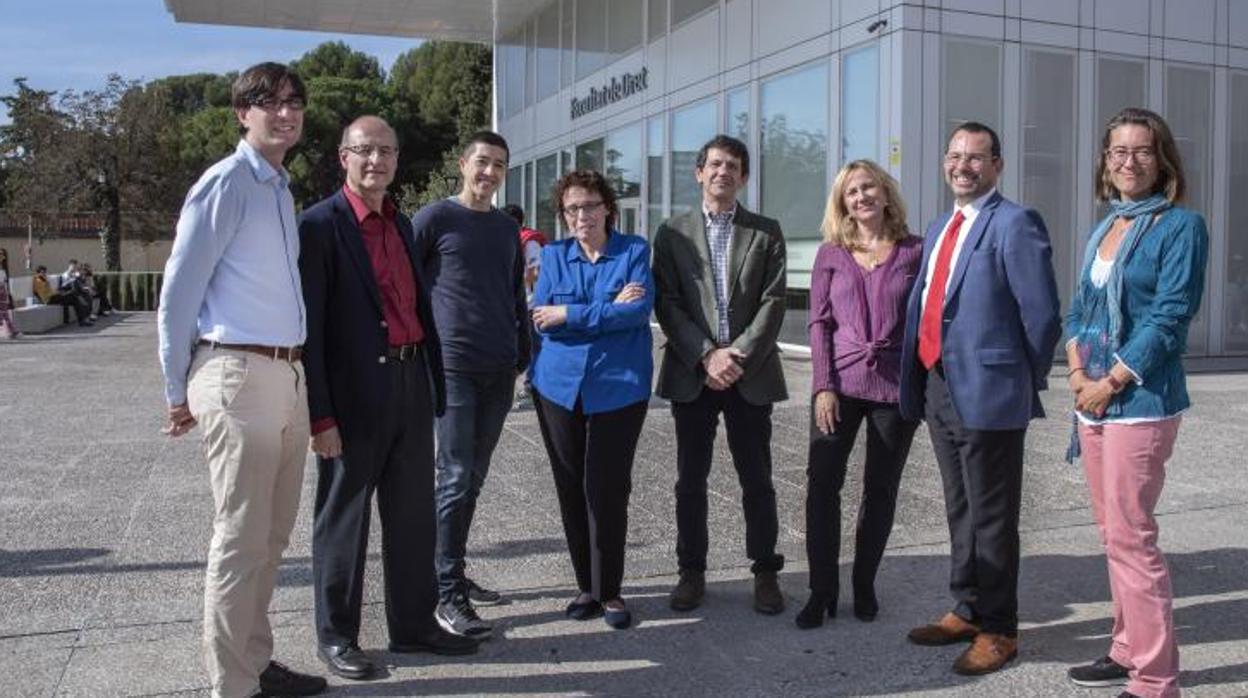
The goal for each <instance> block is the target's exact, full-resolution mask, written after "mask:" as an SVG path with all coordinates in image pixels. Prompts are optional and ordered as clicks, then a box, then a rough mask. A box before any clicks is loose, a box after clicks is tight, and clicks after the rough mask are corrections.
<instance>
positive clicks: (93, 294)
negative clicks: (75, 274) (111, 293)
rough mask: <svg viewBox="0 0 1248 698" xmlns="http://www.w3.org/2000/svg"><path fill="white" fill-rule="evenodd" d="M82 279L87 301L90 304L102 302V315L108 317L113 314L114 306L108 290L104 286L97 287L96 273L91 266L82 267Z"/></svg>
mask: <svg viewBox="0 0 1248 698" xmlns="http://www.w3.org/2000/svg"><path fill="white" fill-rule="evenodd" d="M80 279H81V281H82V289H83V291H85V292H86V296H87V300H88V301H89V302H90V301H95V300H99V301H100V315H101V316H107V315H109V314H110V313H112V312H113V304H112V302H111V301H109V300H108V290H107V289H105V288H103V287H102V286H98V285H96V283H95V273H94V270H93V269H91V265H90V264H83V265H82V276H81V277H80ZM92 307H94V306H92Z"/></svg>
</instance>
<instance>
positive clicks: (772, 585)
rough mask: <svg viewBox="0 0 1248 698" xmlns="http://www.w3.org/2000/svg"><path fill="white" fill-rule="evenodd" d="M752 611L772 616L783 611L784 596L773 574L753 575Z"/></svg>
mask: <svg viewBox="0 0 1248 698" xmlns="http://www.w3.org/2000/svg"><path fill="white" fill-rule="evenodd" d="M754 610H755V611H758V612H759V613H765V614H767V615H769V616H774V615H776V614H777V613H781V612H783V611H784V595H783V594H781V593H780V582H779V581H778V580H777V579H776V573H775V572H758V573H756V574H755V575H754Z"/></svg>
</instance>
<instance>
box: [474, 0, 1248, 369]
mask: <svg viewBox="0 0 1248 698" xmlns="http://www.w3.org/2000/svg"><path fill="white" fill-rule="evenodd" d="M539 4H540V3H539ZM929 5H931V6H929ZM1236 8H1238V9H1236ZM499 30H500V31H499V32H498V34H497V35H498V36H499V37H501V38H500V39H499V40H498V41H497V42H496V51H495V61H496V66H495V75H497V76H498V80H497V81H496V82H497V84H496V87H495V89H496V114H495V116H496V122H497V128H498V130H499V131H500V132H501V133H503V135H505V136H506V137H507V139H508V141H509V142H510V143H511V145H512V156H513V160H514V162H513V163H512V164H513V169H512V172H511V173H510V174H509V176H508V177H507V185H506V191H505V192H504V195H503V198H504V199H505V200H507V201H516V202H517V203H521V204H522V205H524V206H525V208H526V210H532V211H537V219H536V223H537V225H538V226H539V227H541V226H547V227H549V230H547V232H549V233H552V234H554V235H559V234H560V233H561V231H559V230H558V229H557V226H558V224H559V221H558V220H556V218H557V217H555V216H553V215H551V214H552V212H553V206H552V205H551V203H550V202H549V201H543V199H547V198H548V197H549V190H550V184H551V183H552V182H553V179H554V178H555V177H556V176H557V174H558V173H562V172H566V171H567V170H568V169H570V168H573V167H592V168H596V169H600V170H602V171H603V172H604V173H605V174H607V175H608V177H610V178H611V180H612V182H613V183H615V185H616V187H617V189H618V191H619V194H620V196H621V206H622V208H624V209H625V210H624V212H623V214H622V216H621V221H620V226H621V228H622V229H625V230H627V231H628V232H635V233H638V234H642V235H650V234H653V231H654V230H655V229H656V228H657V227H658V225H659V223H660V222H661V221H662V220H663V219H664V218H665V217H667V216H670V215H673V214H677V213H680V212H682V211H686V210H688V209H689V208H690V207H696V206H698V205H699V204H698V202H699V199H700V196H699V189H698V186H697V183H696V181H695V180H694V177H693V169H694V162H695V159H696V155H697V150H698V148H699V147H700V146H701V144H702V143H703V142H705V141H706V140H707V139H708V138H710V137H711V136H712V135H714V134H716V133H721V132H723V133H729V134H731V135H734V136H737V137H738V138H741V139H742V140H744V141H745V142H746V143H747V144H748V145H749V147H750V153H751V156H752V162H751V164H752V168H751V169H752V171H751V176H750V179H749V182H748V185H747V188H746V189H745V190H744V191H743V192H742V194H741V200H742V202H743V203H744V204H745V205H747V206H749V207H751V208H753V209H756V210H759V211H761V212H762V213H764V214H765V215H769V216H772V217H775V218H777V219H779V220H780V221H781V224H782V227H783V229H784V232H785V236H786V238H787V240H788V247H789V269H790V271H789V284H790V288H791V308H792V310H793V312H791V313H790V315H791V316H793V318H791V320H792V321H791V323H790V324H792V325H794V326H795V327H800V326H801V325H803V324H804V312H803V311H802V309H803V308H804V307H805V303H804V300H805V299H804V295H805V293H806V289H807V288H808V284H809V270H810V267H811V264H812V263H813V260H814V254H815V251H816V249H817V247H818V245H819V242H820V233H819V230H818V226H819V222H820V220H821V218H822V214H823V208H824V201H825V198H826V196H827V192H828V191H829V189H830V188H831V183H832V180H833V178H834V177H835V175H836V171H837V169H838V168H839V167H840V165H841V164H843V163H844V162H847V161H849V160H853V159H857V158H871V159H874V160H876V161H877V162H879V163H880V164H881V165H883V166H884V167H885V168H886V169H888V170H889V171H890V172H892V173H893V175H894V176H895V177H897V179H898V180H899V181H900V182H901V185H902V194H903V196H904V197H905V199H906V203H907V208H908V210H909V214H910V219H909V223H910V226H911V228H912V229H913V230H914V231H916V232H918V233H920V234H921V233H922V231H923V229H924V227H925V225H926V223H927V222H928V221H930V220H932V219H933V218H935V217H936V216H937V215H939V214H940V213H941V212H943V211H945V210H947V208H948V207H949V206H950V205H951V198H950V195H949V193H948V190H947V188H946V186H945V184H944V181H943V176H942V173H941V167H940V160H941V155H942V153H943V150H944V147H945V138H946V136H947V134H948V132H949V131H950V130H951V129H952V128H953V127H954V126H956V125H957V124H958V123H961V122H962V121H965V120H972V119H973V120H975V121H981V122H984V123H987V124H989V125H990V126H992V127H994V128H995V129H996V130H997V131H998V133H999V134H1000V135H1001V138H1002V141H1003V146H1004V152H1003V155H1004V160H1005V171H1004V173H1003V176H1002V178H1001V181H1000V188H1001V190H1002V192H1003V193H1004V194H1005V195H1006V196H1008V197H1011V198H1013V199H1015V200H1017V201H1020V202H1022V203H1024V204H1025V205H1028V206H1031V207H1033V208H1035V209H1036V210H1038V211H1039V212H1040V213H1041V215H1042V216H1043V218H1044V220H1045V221H1046V224H1047V226H1048V229H1049V233H1050V237H1051V239H1052V242H1053V251H1054V265H1055V269H1056V271H1057V275H1058V285H1059V288H1060V289H1061V294H1062V300H1063V303H1066V302H1068V301H1069V298H1070V293H1071V289H1072V288H1073V286H1074V283H1075V279H1076V277H1077V274H1078V269H1077V266H1078V263H1079V261H1080V259H1081V258H1082V248H1083V244H1084V241H1085V240H1086V236H1087V234H1088V232H1089V231H1090V229H1091V228H1092V226H1093V225H1094V223H1095V222H1096V220H1097V219H1098V217H1099V216H1101V215H1103V207H1101V206H1098V205H1097V204H1096V202H1095V201H1094V199H1093V195H1092V192H1093V183H1092V177H1093V169H1094V167H1095V159H1096V157H1097V153H1098V151H1099V148H1100V137H1101V130H1102V127H1103V125H1104V124H1105V123H1106V121H1108V119H1109V118H1110V117H1111V116H1112V115H1113V114H1115V113H1116V112H1117V111H1118V110H1119V109H1121V108H1123V107H1125V106H1144V107H1148V108H1150V109H1153V110H1155V111H1157V112H1159V113H1161V114H1162V115H1163V116H1164V117H1165V118H1166V119H1167V120H1168V121H1169V123H1170V125H1171V127H1172V129H1173V131H1174V134H1175V137H1176V138H1177V139H1178V141H1179V147H1180V149H1181V152H1182V156H1183V161H1184V167H1185V171H1186V174H1187V177H1188V182H1189V184H1190V191H1189V196H1188V199H1187V202H1186V203H1187V205H1188V206H1190V207H1191V208H1193V209H1196V210H1198V211H1199V212H1201V213H1202V214H1203V215H1204V216H1205V219H1206V221H1207V222H1208V224H1209V231H1210V236H1211V255H1210V266H1209V269H1208V282H1207V283H1208V287H1207V289H1206V291H1207V292H1206V295H1205V302H1204V305H1203V308H1202V310H1201V312H1200V314H1199V316H1198V317H1197V318H1196V321H1195V322H1194V323H1193V325H1192V327H1191V329H1190V333H1189V349H1190V354H1191V355H1192V356H1194V357H1208V358H1214V359H1221V358H1226V357H1248V237H1245V236H1242V235H1240V236H1233V235H1231V234H1230V231H1233V230H1241V229H1244V227H1245V226H1248V196H1244V195H1243V193H1244V192H1248V117H1246V115H1248V5H1245V4H1244V3H1236V2H1231V3H1229V4H1228V3H1226V2H1223V1H1222V0H1191V1H1190V2H1183V3H1164V4H1160V5H1159V4H1157V3H1153V4H1149V3H1135V2H1112V3H1110V2H1098V3H1086V2H1083V3H1081V2H1077V1H1074V0H1065V1H1061V2H1058V1H1049V0H1017V1H1016V2H1001V1H1000V0H944V1H943V2H940V3H924V2H917V3H902V2H887V1H886V2H876V1H874V0H873V1H871V2H863V1H859V0H846V1H844V2H832V3H829V2H827V1H826V0H551V2H549V3H547V4H544V5H541V6H540V7H539V8H538V9H536V10H535V11H534V12H533V13H531V15H530V16H529V17H527V18H525V19H524V20H522V21H519V22H518V23H516V24H515V26H507V27H499ZM577 101H583V105H588V108H584V109H581V110H580V111H579V112H578V110H577V109H576V108H574V106H573V105H574V103H575V102H577ZM531 163H534V164H535V172H534V171H533V170H532V169H526V167H532V165H531ZM1237 194H1238V195H1237ZM789 336H790V337H791V338H792V339H795V340H798V339H800V337H801V333H800V332H799V331H796V330H795V331H793V332H790V333H789ZM1236 363H1240V362H1236Z"/></svg>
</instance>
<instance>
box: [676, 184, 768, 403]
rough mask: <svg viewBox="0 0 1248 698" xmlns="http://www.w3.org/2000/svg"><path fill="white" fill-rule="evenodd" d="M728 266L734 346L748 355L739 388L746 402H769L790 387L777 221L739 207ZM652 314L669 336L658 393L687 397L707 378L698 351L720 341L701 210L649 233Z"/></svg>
mask: <svg viewBox="0 0 1248 698" xmlns="http://www.w3.org/2000/svg"><path fill="white" fill-rule="evenodd" d="M729 254H730V260H729V265H728V277H729V284H728V288H729V299H728V326H729V336H730V337H731V346H733V347H736V348H737V349H740V350H741V351H742V352H744V353H745V355H746V359H745V361H744V363H743V364H742V368H743V369H744V371H745V374H744V375H743V376H742V377H741V379H740V380H738V381H737V382H736V384H735V385H736V387H737V388H738V390H739V391H740V393H741V397H743V398H744V399H745V400H746V402H749V403H750V404H754V405H767V404H771V403H773V402H778V401H780V400H784V399H786V398H787V397H788V391H787V390H786V389H785V385H784V371H783V369H782V368H781V366H780V353H779V349H778V348H777V346H776V338H777V337H778V336H779V334H780V324H781V322H783V320H784V296H785V249H784V235H783V234H782V233H781V232H780V224H779V223H778V222H777V221H775V220H773V219H771V218H766V217H763V216H760V215H758V214H755V213H751V212H750V211H747V210H746V209H745V207H744V206H741V205H740V204H738V205H737V213H736V216H735V217H734V219H733V228H732V245H731V247H730V248H729ZM654 285H655V287H656V289H657V297H656V298H655V303H654V314H655V315H656V316H657V317H658V320H659V325H660V326H661V327H662V328H663V334H664V335H666V336H667V341H666V342H665V343H664V345H663V362H662V365H661V366H660V368H659V384H658V388H657V390H656V392H658V394H659V396H660V397H664V398H667V399H668V400H672V401H675V402H690V401H692V400H694V399H696V398H697V397H698V395H699V394H700V393H701V391H702V388H703V386H704V385H705V383H706V371H705V369H703V368H702V357H703V356H705V355H706V353H707V352H708V351H710V350H712V349H714V348H716V347H717V346H718V343H717V342H716V330H715V328H716V326H717V325H718V320H717V316H716V312H715V277H714V274H713V272H712V271H711V255H710V251H709V248H708V245H707V241H706V221H705V217H704V216H703V215H702V211H701V208H700V207H699V208H698V209H696V210H694V211H690V212H689V213H685V214H682V215H679V216H673V217H672V218H670V219H668V220H666V221H664V222H663V224H662V225H660V226H659V230H658V232H657V233H655V236H654Z"/></svg>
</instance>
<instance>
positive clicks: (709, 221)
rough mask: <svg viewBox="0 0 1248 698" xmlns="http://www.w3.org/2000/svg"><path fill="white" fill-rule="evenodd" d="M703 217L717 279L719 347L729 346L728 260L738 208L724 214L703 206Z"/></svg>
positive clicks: (735, 207)
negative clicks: (713, 211) (734, 219)
mask: <svg viewBox="0 0 1248 698" xmlns="http://www.w3.org/2000/svg"><path fill="white" fill-rule="evenodd" d="M702 215H703V216H705V217H706V245H707V247H708V248H709V249H710V251H711V274H712V275H713V278H714V279H715V314H716V315H717V316H718V320H719V336H718V337H717V338H716V339H717V340H718V342H719V345H720V346H721V347H722V346H727V345H728V344H729V343H731V342H732V336H731V331H730V330H729V327H728V260H729V258H730V254H731V249H730V248H731V246H732V219H733V218H734V217H736V215H737V206H736V204H733V206H732V210H730V211H725V212H723V213H711V212H710V210H708V209H707V208H706V205H705V204H703V206H702Z"/></svg>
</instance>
